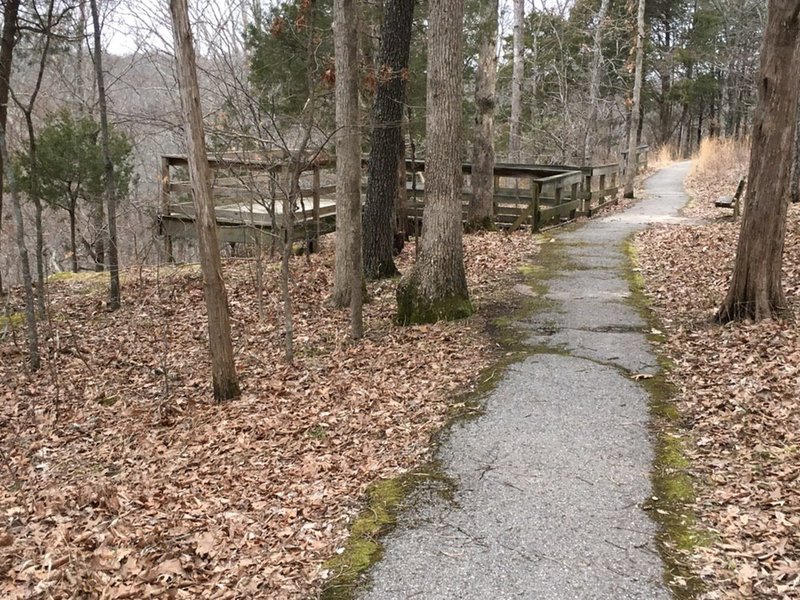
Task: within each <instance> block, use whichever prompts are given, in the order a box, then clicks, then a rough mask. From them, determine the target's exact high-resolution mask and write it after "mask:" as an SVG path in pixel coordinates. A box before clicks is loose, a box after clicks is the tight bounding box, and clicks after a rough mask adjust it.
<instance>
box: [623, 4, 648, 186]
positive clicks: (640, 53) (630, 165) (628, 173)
mask: <svg viewBox="0 0 800 600" xmlns="http://www.w3.org/2000/svg"><path fill="white" fill-rule="evenodd" d="M644 9H645V0H639V11H638V14H637V18H636V67H635V71H634V76H633V105H632V106H631V119H630V129H629V130H628V160H627V164H626V166H625V197H626V198H633V186H634V182H635V180H636V163H637V158H638V157H637V155H636V148H637V146H638V137H639V123H640V120H641V110H640V106H641V102H642V69H643V66H644V65H643V63H644Z"/></svg>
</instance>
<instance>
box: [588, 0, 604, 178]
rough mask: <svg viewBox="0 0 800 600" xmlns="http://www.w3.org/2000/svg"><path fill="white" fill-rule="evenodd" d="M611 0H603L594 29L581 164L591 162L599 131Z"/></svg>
mask: <svg viewBox="0 0 800 600" xmlns="http://www.w3.org/2000/svg"><path fill="white" fill-rule="evenodd" d="M610 3H611V0H602V2H601V3H600V10H599V11H598V12H597V26H596V27H595V29H594V35H593V36H592V37H593V41H594V44H593V45H594V49H593V53H592V68H591V71H590V73H589V117H588V119H587V121H586V135H585V136H584V138H583V157H582V160H581V164H582V165H584V166H586V165H589V164H591V162H592V156H593V155H594V146H595V133H596V131H597V122H596V121H597V114H598V103H599V102H600V75H601V72H602V68H603V29H604V28H605V25H606V16H607V15H608V5H609V4H610Z"/></svg>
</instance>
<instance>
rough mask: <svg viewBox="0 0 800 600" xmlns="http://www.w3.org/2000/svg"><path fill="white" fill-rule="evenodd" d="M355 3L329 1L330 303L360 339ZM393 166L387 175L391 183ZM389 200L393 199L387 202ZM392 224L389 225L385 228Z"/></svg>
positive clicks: (356, 20) (350, 0)
mask: <svg viewBox="0 0 800 600" xmlns="http://www.w3.org/2000/svg"><path fill="white" fill-rule="evenodd" d="M355 3H356V0H334V3H333V41H334V48H335V54H336V273H335V280H334V292H333V298H334V303H335V304H336V305H338V306H348V305H349V306H350V310H351V323H350V324H351V333H352V337H353V338H355V339H358V338H360V337H361V335H362V324H361V304H362V299H363V298H362V294H363V283H362V281H363V273H364V261H363V259H362V256H361V135H360V132H359V115H358V65H359V62H358V12H357V10H356V4H355ZM394 173H395V171H394V163H392V165H391V167H390V169H389V172H388V175H389V176H390V178H391V179H393V180H394ZM393 202H394V199H392V203H393ZM390 225H391V223H390Z"/></svg>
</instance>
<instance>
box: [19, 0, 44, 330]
mask: <svg viewBox="0 0 800 600" xmlns="http://www.w3.org/2000/svg"><path fill="white" fill-rule="evenodd" d="M54 8H55V0H50V2H49V3H48V5H47V15H46V17H45V19H46V20H44V19H43V20H41V21H40V22H39V23H37V25H38V26H39V27H41V30H42V34H41V35H43V36H44V45H43V47H42V53H41V55H40V56H39V65H38V71H37V74H36V83H35V84H34V86H33V91H32V92H31V95H30V97H29V98H28V102H27V104H23V103H22V102H21V101H20V99H19V98H18V97H17V96H16V94H14V92H13V91H11V95H12V96H13V98H14V102H15V103H16V104H17V106H18V107H19V108H20V110H21V111H22V114H23V115H24V116H25V127H26V130H27V133H28V160H29V161H30V164H31V169H30V174H29V179H30V181H29V184H28V196H29V198H30V200H31V201H32V202H33V206H34V215H35V216H34V229H35V230H36V290H37V292H38V293H37V294H36V300H37V306H38V309H39V318H40V319H44V318H45V317H46V310H45V302H44V295H45V285H44V280H45V266H44V228H43V225H42V212H43V211H42V199H41V197H40V195H39V170H38V158H37V146H36V131H35V130H34V127H33V109H34V106H35V105H36V99H37V98H38V97H39V92H40V91H41V89H42V80H43V78H44V71H45V68H46V67H47V60H48V58H49V56H50V43H51V41H52V36H53V31H52V28H53V10H54Z"/></svg>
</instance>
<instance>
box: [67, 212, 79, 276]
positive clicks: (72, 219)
mask: <svg viewBox="0 0 800 600" xmlns="http://www.w3.org/2000/svg"><path fill="white" fill-rule="evenodd" d="M77 202H78V201H77V199H75V198H72V199H70V201H69V211H68V212H69V250H70V254H71V255H72V272H73V273H77V272H78V243H77V241H76V237H77V235H76V229H77V224H76V220H77V210H78V208H77V206H76V204H77Z"/></svg>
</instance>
